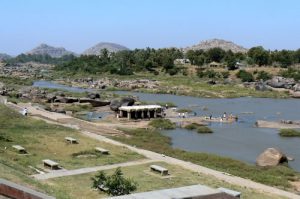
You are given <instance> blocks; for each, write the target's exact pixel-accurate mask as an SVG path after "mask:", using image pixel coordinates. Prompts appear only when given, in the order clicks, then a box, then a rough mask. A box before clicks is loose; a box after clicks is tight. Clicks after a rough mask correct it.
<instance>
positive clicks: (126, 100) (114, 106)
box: [110, 97, 135, 111]
mask: <svg viewBox="0 0 300 199" xmlns="http://www.w3.org/2000/svg"><path fill="white" fill-rule="evenodd" d="M134 102H135V99H133V98H131V97H123V98H118V99H113V100H111V101H110V109H111V110H112V111H118V109H119V108H120V107H121V106H132V105H133V104H134Z"/></svg>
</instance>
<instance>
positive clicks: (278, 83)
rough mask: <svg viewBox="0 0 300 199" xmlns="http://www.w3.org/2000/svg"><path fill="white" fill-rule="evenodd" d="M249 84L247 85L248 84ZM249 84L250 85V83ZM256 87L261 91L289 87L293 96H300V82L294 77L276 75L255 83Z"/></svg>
mask: <svg viewBox="0 0 300 199" xmlns="http://www.w3.org/2000/svg"><path fill="white" fill-rule="evenodd" d="M246 86H247V85H246ZM248 86H249V85H248ZM254 87H255V89H256V90H259V91H269V90H273V89H287V90H289V92H290V94H291V96H292V97H295V98H300V83H299V82H297V81H295V80H294V79H293V78H284V77H280V76H274V77H273V78H272V79H270V80H267V81H265V82H264V81H259V82H255V83H254Z"/></svg>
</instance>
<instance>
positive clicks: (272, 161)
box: [256, 148, 288, 167]
mask: <svg viewBox="0 0 300 199" xmlns="http://www.w3.org/2000/svg"><path fill="white" fill-rule="evenodd" d="M284 162H288V159H287V156H286V155H285V154H283V153H282V152H281V151H280V150H278V149H275V148H268V149H266V150H265V151H264V152H263V153H261V154H260V155H259V156H258V157H257V159H256V164H257V165H258V166H262V167H266V166H277V165H279V164H281V163H284Z"/></svg>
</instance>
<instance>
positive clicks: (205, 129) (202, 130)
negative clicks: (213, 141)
mask: <svg viewBox="0 0 300 199" xmlns="http://www.w3.org/2000/svg"><path fill="white" fill-rule="evenodd" d="M197 133H213V131H212V130H211V129H210V128H208V127H207V126H199V127H198V128H197Z"/></svg>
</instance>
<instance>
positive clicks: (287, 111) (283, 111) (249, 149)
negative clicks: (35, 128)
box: [34, 81, 300, 171]
mask: <svg viewBox="0 0 300 199" xmlns="http://www.w3.org/2000/svg"><path fill="white" fill-rule="evenodd" d="M34 85H35V86H41V85H42V86H43V87H47V88H55V87H56V86H58V87H56V88H59V89H61V88H62V87H63V89H65V90H70V91H73V92H84V91H87V90H86V89H80V88H73V87H68V86H62V85H59V84H53V83H51V82H45V81H38V82H35V84H34ZM78 89H79V90H78ZM77 90H78V91H77ZM115 93H117V94H122V95H134V96H138V97H139V99H140V100H141V101H153V102H173V103H175V104H176V105H177V106H178V107H179V108H183V107H184V108H189V109H192V110H193V111H194V112H196V113H197V115H207V116H208V115H210V114H212V115H213V116H214V117H219V116H221V115H222V114H223V113H224V112H227V113H228V114H230V113H232V114H233V115H238V116H239V122H237V123H233V124H223V123H211V124H210V128H212V129H213V130H214V133H213V134H204V135H203V134H198V133H196V132H193V131H187V130H185V129H175V130H170V131H164V132H163V133H164V134H165V135H167V136H170V137H171V138H172V143H173V147H175V148H181V149H184V150H187V151H194V152H206V153H213V154H218V155H222V156H226V157H231V158H234V159H238V160H242V161H245V162H248V163H252V164H253V163H255V159H256V157H257V156H258V155H259V154H260V153H261V152H262V151H263V150H265V149H266V148H269V147H277V148H279V149H281V150H282V151H283V152H284V153H286V154H287V155H289V156H292V157H294V158H295V161H292V162H289V165H290V166H291V167H292V168H294V169H296V170H298V171H300V138H282V137H280V136H279V135H278V130H276V129H264V128H256V127H255V126H254V124H255V122H256V120H269V121H274V120H275V121H277V120H281V119H285V120H300V100H299V99H268V98H251V97H245V98H235V99H205V98H196V97H187V96H175V95H168V94H146V93H138V92H127V91H116V92H115ZM204 107H205V108H204Z"/></svg>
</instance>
